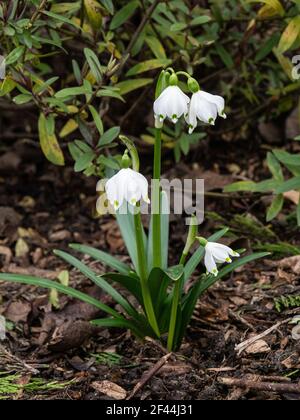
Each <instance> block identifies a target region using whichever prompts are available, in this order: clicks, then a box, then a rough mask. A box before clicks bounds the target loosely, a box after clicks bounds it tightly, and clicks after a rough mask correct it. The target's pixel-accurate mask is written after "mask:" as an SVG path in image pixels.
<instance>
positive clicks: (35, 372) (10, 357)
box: [0, 344, 40, 375]
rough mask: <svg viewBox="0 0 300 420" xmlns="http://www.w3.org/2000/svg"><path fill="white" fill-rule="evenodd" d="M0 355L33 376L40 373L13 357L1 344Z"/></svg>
mask: <svg viewBox="0 0 300 420" xmlns="http://www.w3.org/2000/svg"><path fill="white" fill-rule="evenodd" d="M0 354H2V355H3V356H4V357H5V358H6V359H7V360H8V361H11V362H13V363H17V364H18V365H20V366H22V367H23V368H24V369H26V370H27V371H28V372H30V373H32V374H33V375H37V374H38V373H40V372H39V371H38V370H37V369H35V368H33V367H32V366H30V365H28V364H27V363H26V362H24V361H23V360H21V359H19V357H17V356H15V355H14V354H11V353H10V352H9V351H7V350H6V349H5V348H4V347H3V346H2V345H1V344H0Z"/></svg>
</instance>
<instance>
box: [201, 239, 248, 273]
mask: <svg viewBox="0 0 300 420" xmlns="http://www.w3.org/2000/svg"><path fill="white" fill-rule="evenodd" d="M239 256H240V254H238V253H237V252H235V251H233V250H232V249H231V248H229V246H226V245H222V244H218V243H216V242H207V243H206V245H205V257H204V264H205V267H206V270H207V273H209V274H213V275H214V276H217V275H218V268H217V264H223V263H229V264H230V263H231V262H232V259H231V258H230V257H239Z"/></svg>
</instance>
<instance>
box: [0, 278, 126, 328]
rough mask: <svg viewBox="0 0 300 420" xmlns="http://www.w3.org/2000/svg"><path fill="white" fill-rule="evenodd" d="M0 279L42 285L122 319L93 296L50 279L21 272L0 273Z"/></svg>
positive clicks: (121, 318)
mask: <svg viewBox="0 0 300 420" xmlns="http://www.w3.org/2000/svg"><path fill="white" fill-rule="evenodd" d="M1 280H2V281H9V282H13V283H22V284H30V285H32V286H37V287H43V288H45V289H50V290H51V289H55V290H57V291H58V292H60V293H63V294H65V295H68V296H71V297H74V298H76V299H79V300H81V301H82V302H86V303H89V304H90V305H93V306H95V307H96V308H98V309H100V310H101V311H103V312H106V313H108V314H109V315H112V316H113V317H115V318H117V319H119V320H123V319H124V318H123V317H122V316H121V315H120V314H119V313H118V312H117V311H115V310H114V309H112V308H110V307H109V306H107V305H105V304H104V303H101V302H99V301H98V300H97V299H94V298H93V297H91V296H89V295H87V294H85V293H82V292H79V291H78V290H75V289H73V288H72V287H68V286H64V285H62V284H60V283H57V282H55V281H52V280H46V279H42V278H38V277H33V276H24V275H21V274H1V273H0V281H1ZM124 320H125V319H124Z"/></svg>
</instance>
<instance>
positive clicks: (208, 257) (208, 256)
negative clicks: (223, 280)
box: [204, 247, 218, 276]
mask: <svg viewBox="0 0 300 420" xmlns="http://www.w3.org/2000/svg"><path fill="white" fill-rule="evenodd" d="M204 264H205V267H206V270H207V272H208V273H210V274H213V275H214V276H217V274H218V269H217V264H216V262H215V260H214V258H213V255H212V253H211V252H210V250H209V249H207V248H206V247H205V257H204Z"/></svg>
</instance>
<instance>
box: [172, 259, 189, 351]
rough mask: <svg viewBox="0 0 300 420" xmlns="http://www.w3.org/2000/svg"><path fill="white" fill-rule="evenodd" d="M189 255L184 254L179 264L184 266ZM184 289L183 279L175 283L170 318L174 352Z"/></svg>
mask: <svg viewBox="0 0 300 420" xmlns="http://www.w3.org/2000/svg"><path fill="white" fill-rule="evenodd" d="M187 255H188V254H187V253H186V254H185V253H183V254H182V256H181V258H180V262H179V264H182V265H183V264H184V263H185V260H186V257H187ZM181 289H182V281H181V279H180V280H178V281H177V282H176V283H175V286H174V291H173V300H172V309H171V317H170V326H169V334H168V350H169V351H173V350H174V348H173V347H174V338H175V332H176V321H177V313H178V306H179V299H180V294H181Z"/></svg>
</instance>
